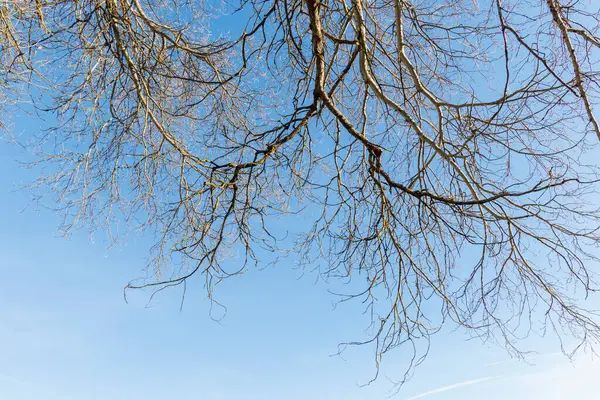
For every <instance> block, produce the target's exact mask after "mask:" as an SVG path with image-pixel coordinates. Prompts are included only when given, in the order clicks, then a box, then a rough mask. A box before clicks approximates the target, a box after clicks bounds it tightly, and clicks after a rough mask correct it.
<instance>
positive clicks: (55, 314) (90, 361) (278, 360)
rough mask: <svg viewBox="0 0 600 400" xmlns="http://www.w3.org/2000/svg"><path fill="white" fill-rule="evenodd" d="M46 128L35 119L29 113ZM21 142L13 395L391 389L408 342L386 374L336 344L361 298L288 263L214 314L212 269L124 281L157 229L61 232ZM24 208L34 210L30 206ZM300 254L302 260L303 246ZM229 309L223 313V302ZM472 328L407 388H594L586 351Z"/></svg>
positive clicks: (15, 153)
mask: <svg viewBox="0 0 600 400" xmlns="http://www.w3.org/2000/svg"><path fill="white" fill-rule="evenodd" d="M26 126H27V127H28V129H34V126H33V124H32V123H28V124H27V125H26ZM21 158H22V154H19V150H18V148H16V147H14V146H10V145H7V144H5V143H0V171H2V172H0V246H1V249H2V258H1V259H0V274H1V275H0V276H1V279H0V399H9V400H39V399H44V400H45V399H48V400H53V399H77V400H79V399H81V400H88V399H89V400H95V399H98V400H99V399H115V400H119V399H144V400H154V399H178V400H186V399H226V400H233V399H265V400H267V399H349V400H351V399H384V398H386V397H387V396H389V395H390V394H393V392H390V389H392V385H391V383H390V381H389V380H388V377H389V378H390V379H395V378H399V374H400V372H401V371H403V369H402V368H403V365H402V363H401V361H399V360H401V359H402V358H401V354H400V353H398V352H395V353H391V354H389V355H388V357H387V359H386V360H385V364H384V369H383V371H382V376H380V379H379V380H378V381H377V382H375V383H374V384H371V385H369V386H367V387H361V386H360V384H361V383H365V382H367V381H368V380H369V379H370V377H371V376H372V373H373V371H374V370H373V363H372V358H371V351H370V349H369V348H366V347H365V348H356V349H350V350H349V351H347V352H345V353H344V354H343V355H342V356H341V357H340V356H332V355H333V354H335V353H336V351H337V344H338V342H340V341H343V340H356V339H358V338H361V335H362V331H361V329H363V328H364V327H365V321H364V317H362V316H361V314H360V307H359V306H358V305H357V304H356V303H350V304H348V305H346V306H342V307H338V308H337V309H336V310H334V309H333V307H332V302H333V301H335V297H334V296H332V295H330V294H328V293H327V291H326V288H325V285H323V284H320V283H319V284H315V276H314V275H311V274H310V273H309V274H305V275H304V276H301V274H300V272H299V271H296V270H293V268H291V262H290V264H285V263H282V264H280V265H278V266H277V267H273V268H269V269H266V270H260V271H259V270H255V271H250V272H249V273H248V274H247V275H245V276H243V277H241V278H237V279H233V280H231V281H230V282H228V283H226V284H224V285H222V286H220V287H219V289H218V292H217V299H218V300H219V301H221V302H222V303H223V304H225V305H226V306H227V307H228V312H227V315H226V316H225V318H224V319H223V320H222V321H221V322H220V323H219V322H215V321H213V320H211V319H210V318H209V307H208V305H209V304H208V302H207V301H206V300H205V293H204V291H203V289H202V287H201V283H200V282H197V283H196V284H192V285H190V286H189V287H188V293H187V297H186V302H185V304H184V307H183V310H182V311H181V312H180V311H179V302H180V300H181V292H180V291H177V290H173V291H167V292H164V294H163V295H162V296H159V297H158V298H157V299H156V300H155V301H154V302H153V303H152V305H151V307H145V305H146V300H147V299H148V294H147V293H143V292H137V293H131V294H130V302H129V303H125V301H124V300H123V292H122V289H123V287H124V286H125V285H126V284H127V282H128V281H129V280H130V279H133V278H136V277H138V276H140V274H141V269H142V267H143V266H144V261H145V259H146V254H147V250H148V246H149V244H150V242H149V241H148V239H147V238H144V237H128V238H126V240H125V241H124V243H123V244H122V245H121V246H117V247H113V248H110V249H107V246H106V242H105V241H104V239H103V238H102V236H101V235H99V236H98V237H97V238H90V236H89V234H87V233H86V232H84V231H79V232H75V234H74V235H73V236H72V237H71V238H70V239H69V240H65V239H63V238H60V237H58V234H57V232H56V227H57V225H58V219H57V217H56V216H55V215H53V213H52V212H51V211H48V210H46V209H44V208H43V207H35V205H32V204H30V203H29V200H28V199H29V197H28V194H27V192H23V191H15V189H16V188H17V186H18V185H19V184H20V183H22V182H26V181H29V180H30V179H31V178H32V176H33V174H35V173H36V171H30V170H26V169H23V168H20V167H19V166H18V164H17V163H16V160H18V159H21ZM23 210H24V211H23ZM291 261H293V260H291ZM217 314H218V313H217ZM466 339H467V337H466V336H464V333H463V332H455V333H452V334H451V333H442V334H440V335H437V336H436V337H434V340H433V343H432V348H431V354H430V357H429V358H428V359H427V361H426V362H425V363H424V364H423V365H422V366H421V367H420V368H419V369H418V370H417V374H416V376H415V377H414V378H413V379H412V380H411V381H410V382H409V383H408V384H406V385H405V386H404V387H403V388H402V389H401V391H400V392H399V393H398V394H397V395H396V397H395V398H398V399H412V400H416V399H428V400H451V399H492V400H494V399H515V400H520V399H523V400H524V399H544V400H547V399H571V400H579V399H582V400H583V399H586V400H587V399H595V398H600V393H597V389H598V378H597V377H598V376H600V362H593V361H591V359H590V357H589V356H587V357H586V356H585V355H584V356H583V357H581V359H579V360H578V361H577V362H576V363H575V364H574V365H572V364H570V363H569V362H568V360H567V359H566V358H564V357H563V356H561V355H558V354H555V352H556V350H557V348H556V347H553V346H551V343H549V342H548V341H539V340H536V339H535V338H532V339H531V340H532V341H534V342H536V343H535V347H536V348H538V349H539V350H540V355H538V356H536V357H533V358H531V359H530V362H531V363H533V364H534V365H527V364H525V363H522V362H516V361H511V360H510V359H509V358H508V357H507V356H506V354H505V353H504V352H503V351H502V350H501V349H499V348H496V347H494V346H492V345H485V344H483V343H482V342H481V341H478V340H471V341H467V340H466Z"/></svg>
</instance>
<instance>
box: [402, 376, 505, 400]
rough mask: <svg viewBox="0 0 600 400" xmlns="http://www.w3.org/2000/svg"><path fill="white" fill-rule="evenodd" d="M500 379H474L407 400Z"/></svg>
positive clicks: (495, 377) (410, 399) (489, 377)
mask: <svg viewBox="0 0 600 400" xmlns="http://www.w3.org/2000/svg"><path fill="white" fill-rule="evenodd" d="M497 378H500V376H487V377H485V378H480V379H472V380H468V381H464V382H459V383H454V384H452V385H447V386H442V387H439V388H437V389H433V390H430V391H428V392H424V393H420V394H417V395H416V396H412V397H409V398H408V399H406V400H416V399H422V398H423V397H427V396H431V395H432V394H438V393H442V392H447V391H448V390H454V389H458V388H461V387H465V386H470V385H476V384H479V383H482V382H487V381H491V380H492V379H497Z"/></svg>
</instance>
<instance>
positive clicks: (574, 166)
mask: <svg viewBox="0 0 600 400" xmlns="http://www.w3.org/2000/svg"><path fill="white" fill-rule="evenodd" d="M594 7H596V8H594ZM597 8H598V5H597V4H596V5H594V4H588V3H585V2H583V1H578V0H573V1H569V2H566V1H563V0H543V1H541V0H536V1H533V0H492V1H487V0H481V1H476V0H472V1H471V0H452V1H450V0H417V1H408V0H285V1H281V0H241V1H223V2H220V1H207V0H155V1H150V0H35V1H27V0H4V1H3V2H2V3H0V58H1V61H2V62H0V102H1V103H0V104H2V106H3V107H4V110H5V112H7V111H8V110H12V109H14V107H29V109H30V110H35V112H37V113H38V115H39V116H40V117H42V118H46V120H47V121H48V123H49V128H48V129H47V130H45V131H43V132H42V134H41V135H36V136H35V137H27V145H28V146H29V147H30V148H31V149H32V150H33V151H34V152H35V153H36V155H37V158H36V161H35V162H34V164H36V165H38V166H40V167H41V166H45V169H42V168H40V171H41V178H40V181H39V182H38V184H39V185H40V186H38V188H39V190H38V192H37V193H40V194H44V195H50V196H52V199H53V201H55V204H56V205H57V208H59V209H60V210H61V211H62V215H63V217H64V224H63V226H62V227H63V229H64V230H65V232H68V231H69V230H70V229H71V228H72V227H74V226H81V225H83V226H88V227H91V228H92V229H95V228H96V227H98V226H100V225H107V226H108V227H109V228H111V227H114V225H113V223H114V221H115V220H118V221H125V223H126V224H127V225H128V226H129V227H130V228H132V227H134V228H135V229H137V228H139V229H151V230H153V231H154V232H155V233H156V245H155V247H154V248H153V251H152V253H151V255H150V257H149V263H150V265H151V266H152V268H154V271H155V274H153V277H152V278H151V279H150V280H147V281H144V282H135V283H132V284H130V286H129V287H130V288H141V287H151V288H154V289H155V290H162V289H164V288H168V287H173V286H179V285H185V284H186V281H187V280H189V279H197V278H201V277H203V279H205V282H206V289H207V291H208V293H209V296H210V297H211V298H212V294H213V289H214V287H215V285H216V284H218V283H219V282H221V281H222V280H224V279H227V278H230V277H232V276H235V275H238V274H241V273H242V272H243V271H245V270H246V268H249V267H251V266H253V265H257V264H264V263H267V262H274V261H277V260H279V259H280V258H283V257H284V256H286V255H288V254H296V256H294V257H292V258H290V259H291V260H294V261H296V262H297V263H298V264H299V265H300V266H303V267H306V268H313V267H315V266H318V267H319V273H320V274H322V276H323V277H325V278H326V279H328V280H335V279H342V280H344V279H350V278H352V279H353V281H354V282H355V283H356V282H359V284H360V285H362V286H361V288H362V289H361V290H359V291H358V292H352V293H343V294H341V296H342V300H344V301H345V300H352V299H356V300H357V301H356V302H357V304H358V306H361V307H362V306H363V305H362V304H361V303H360V302H361V301H362V302H364V303H365V304H366V305H367V306H368V307H367V312H368V313H370V316H371V320H372V325H371V329H370V336H369V337H368V338H367V339H366V340H363V341H360V340H359V341H357V342H356V343H372V344H373V345H374V347H375V355H376V357H375V360H376V364H377V368H378V367H379V362H380V360H381V356H382V355H383V354H384V353H386V352H388V351H390V350H392V349H395V348H398V347H400V348H404V349H406V351H407V352H406V353H404V352H402V351H401V352H400V353H399V354H403V355H406V354H408V360H411V362H410V367H409V368H408V370H407V374H410V373H411V372H412V370H413V367H414V366H416V365H418V364H419V363H420V362H421V361H422V360H423V357H424V356H425V355H426V354H427V345H426V343H428V341H429V340H430V338H431V336H432V335H433V334H435V333H436V332H438V331H439V330H440V329H441V328H442V327H444V326H448V327H453V326H458V327H462V328H464V329H465V330H466V331H467V332H470V333H472V334H473V335H476V336H480V337H482V338H486V339H492V340H495V341H496V342H498V343H500V344H501V345H503V346H505V347H506V348H507V349H508V350H509V351H510V352H511V353H512V354H515V355H519V354H522V352H523V351H525V350H524V349H522V348H521V347H520V346H519V343H520V338H522V337H523V336H525V335H527V334H528V333H529V332H531V331H535V332H539V333H545V332H547V331H551V332H554V333H555V334H557V335H559V337H566V336H568V337H573V336H574V337H576V338H578V339H579V343H581V344H582V345H586V344H593V343H594V342H595V341H596V340H597V339H598V337H599V335H600V326H599V325H598V321H597V319H596V316H595V314H594V313H593V312H592V311H590V310H587V309H586V308H584V307H583V306H581V300H582V298H583V297H584V296H586V295H587V294H588V293H589V292H592V291H595V290H596V289H597V286H595V283H594V270H595V268H596V267H597V265H598V264H597V262H598V253H597V251H594V247H596V246H598V244H600V236H599V234H598V229H599V228H600V212H599V210H598V208H599V206H600V202H599V201H598V200H597V197H594V196H597V189H598V179H599V177H600V175H599V174H598V172H599V171H598V165H597V164H598V163H597V158H594V153H593V151H594V149H596V148H597V147H598V146H597V142H598V140H599V138H600V127H599V125H598V121H597V119H596V117H595V114H594V111H595V108H596V107H597V103H598V94H599V88H600V76H599V75H598V71H597V66H598V65H600V63H599V61H600V59H599V55H600V51H599V50H600V37H599V36H598V30H599V18H600V11H598V9H597ZM9 113H10V112H9ZM8 128H9V129H10V126H8ZM596 154H597V153H596ZM285 215H290V216H291V217H289V218H286V219H283V220H284V221H294V219H293V218H297V220H298V221H300V222H299V223H298V224H295V226H289V227H287V228H286V227H282V226H280V225H281V222H280V221H281V220H282V219H281V218H283V216H285ZM286 231H287V233H289V235H286V234H285V233H286ZM111 232H112V230H111ZM283 259H285V258H283ZM565 335H566V336H565ZM423 343H425V345H423ZM407 376H408V375H407Z"/></svg>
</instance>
